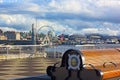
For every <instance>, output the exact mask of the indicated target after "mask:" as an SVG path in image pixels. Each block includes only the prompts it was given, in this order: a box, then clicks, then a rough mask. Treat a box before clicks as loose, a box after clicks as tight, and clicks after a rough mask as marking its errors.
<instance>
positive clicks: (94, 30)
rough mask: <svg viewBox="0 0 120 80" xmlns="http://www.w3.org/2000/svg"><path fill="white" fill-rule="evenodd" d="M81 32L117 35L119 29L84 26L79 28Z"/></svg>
mask: <svg viewBox="0 0 120 80" xmlns="http://www.w3.org/2000/svg"><path fill="white" fill-rule="evenodd" d="M81 32H82V33H99V34H106V35H114V36H117V35H118V34H119V33H120V31H119V30H111V29H110V28H86V29H82V30H81Z"/></svg>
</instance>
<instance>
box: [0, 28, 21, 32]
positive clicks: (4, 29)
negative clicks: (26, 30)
mask: <svg viewBox="0 0 120 80" xmlns="http://www.w3.org/2000/svg"><path fill="white" fill-rule="evenodd" d="M0 29H1V30H3V31H4V32H5V31H19V30H17V29H14V28H11V27H0Z"/></svg>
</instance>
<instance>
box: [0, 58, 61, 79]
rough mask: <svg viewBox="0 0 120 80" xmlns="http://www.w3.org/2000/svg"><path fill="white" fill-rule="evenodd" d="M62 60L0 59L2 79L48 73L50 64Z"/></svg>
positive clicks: (0, 75)
mask: <svg viewBox="0 0 120 80" xmlns="http://www.w3.org/2000/svg"><path fill="white" fill-rule="evenodd" d="M58 61H60V59H58V58H57V59H53V58H40V57H39V58H26V59H13V60H3V61H0V80H9V79H13V78H21V77H27V76H38V75H41V74H45V73H46V68H47V66H49V65H53V64H54V63H56V62H58Z"/></svg>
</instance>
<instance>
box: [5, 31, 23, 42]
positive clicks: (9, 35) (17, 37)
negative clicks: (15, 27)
mask: <svg viewBox="0 0 120 80" xmlns="http://www.w3.org/2000/svg"><path fill="white" fill-rule="evenodd" d="M4 35H5V36H6V37H7V39H8V40H20V37H21V36H20V33H19V32H15V31H7V32H4Z"/></svg>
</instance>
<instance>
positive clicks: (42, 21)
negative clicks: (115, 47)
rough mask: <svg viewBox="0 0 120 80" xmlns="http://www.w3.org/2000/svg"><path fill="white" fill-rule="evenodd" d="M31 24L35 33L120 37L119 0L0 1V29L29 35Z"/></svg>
mask: <svg viewBox="0 0 120 80" xmlns="http://www.w3.org/2000/svg"><path fill="white" fill-rule="evenodd" d="M32 24H35V27H36V32H42V31H46V30H47V29H48V30H53V29H54V31H55V33H57V34H61V33H63V34H86V33H100V34H107V35H113V36H116V35H120V0H0V29H2V30H3V31H8V30H9V31H19V32H20V31H30V30H31V25H32ZM43 26H44V27H43ZM45 26H50V27H45ZM41 27H42V28H41ZM39 28H41V29H39ZM52 28H53V29H52Z"/></svg>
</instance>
